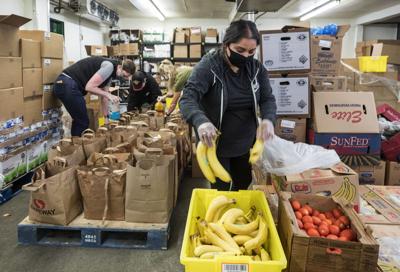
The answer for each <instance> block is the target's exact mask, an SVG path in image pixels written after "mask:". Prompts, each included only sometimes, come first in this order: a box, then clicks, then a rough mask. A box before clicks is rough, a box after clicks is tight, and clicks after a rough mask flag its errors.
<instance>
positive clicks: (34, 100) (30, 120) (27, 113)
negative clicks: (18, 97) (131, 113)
mask: <svg viewBox="0 0 400 272" xmlns="http://www.w3.org/2000/svg"><path fill="white" fill-rule="evenodd" d="M23 109H24V125H25V126H29V125H32V124H35V123H37V122H40V121H42V120H43V116H42V97H31V98H26V99H25V100H24V107H23Z"/></svg>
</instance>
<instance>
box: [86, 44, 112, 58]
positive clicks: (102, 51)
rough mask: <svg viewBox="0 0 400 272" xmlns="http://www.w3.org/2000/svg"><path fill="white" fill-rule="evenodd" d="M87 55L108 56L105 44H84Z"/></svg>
mask: <svg viewBox="0 0 400 272" xmlns="http://www.w3.org/2000/svg"><path fill="white" fill-rule="evenodd" d="M85 49H86V54H87V55H88V56H104V57H106V56H108V50H107V46H105V45H85Z"/></svg>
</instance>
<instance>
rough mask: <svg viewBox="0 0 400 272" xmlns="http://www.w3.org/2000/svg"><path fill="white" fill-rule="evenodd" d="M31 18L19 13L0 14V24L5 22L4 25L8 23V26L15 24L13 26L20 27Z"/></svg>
mask: <svg viewBox="0 0 400 272" xmlns="http://www.w3.org/2000/svg"><path fill="white" fill-rule="evenodd" d="M30 20H31V19H29V18H26V17H22V16H19V15H15V14H11V15H0V24H5V25H10V26H15V27H20V26H22V25H24V24H26V23H27V22H29V21H30Z"/></svg>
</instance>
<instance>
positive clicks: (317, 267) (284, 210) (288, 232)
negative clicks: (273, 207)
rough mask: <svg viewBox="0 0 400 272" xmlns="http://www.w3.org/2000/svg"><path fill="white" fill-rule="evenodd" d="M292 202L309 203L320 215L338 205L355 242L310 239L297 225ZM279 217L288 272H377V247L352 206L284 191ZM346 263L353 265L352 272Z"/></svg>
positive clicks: (321, 197) (280, 200)
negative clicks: (347, 221)
mask: <svg viewBox="0 0 400 272" xmlns="http://www.w3.org/2000/svg"><path fill="white" fill-rule="evenodd" d="M294 199H295V200H298V201H299V202H300V203H301V204H302V205H304V204H309V205H310V206H311V207H313V208H316V209H319V210H320V211H322V212H326V211H329V210H332V209H333V208H336V207H338V206H339V207H340V209H341V210H342V211H343V213H344V214H345V215H346V216H347V217H348V218H349V221H350V222H351V229H352V230H353V231H354V232H355V233H356V234H357V241H356V242H343V241H339V240H332V239H327V238H324V237H309V236H308V235H307V234H306V233H305V231H304V230H301V229H300V228H299V227H298V225H297V221H296V216H295V213H294V211H293V208H292V206H291V204H290V201H291V200H294ZM278 217H279V220H278V224H277V226H278V227H277V228H278V233H279V237H280V240H281V243H282V247H283V250H284V251H285V255H286V258H287V269H286V271H287V272H300V271H302V272H305V271H324V272H337V271H353V272H366V271H368V272H375V271H376V265H377V261H378V255H379V245H378V243H377V242H376V240H375V239H374V238H373V237H372V235H371V234H370V232H368V231H367V230H366V226H365V225H364V224H363V223H362V222H361V219H360V217H359V215H358V214H357V213H356V212H355V211H354V210H353V209H352V208H351V207H348V206H346V205H343V204H342V203H340V202H336V200H335V199H334V198H331V197H324V196H318V195H301V194H290V193H287V192H285V193H281V194H280V198H279V210H278ZM355 260H357V261H355ZM349 264H353V265H352V267H351V269H349Z"/></svg>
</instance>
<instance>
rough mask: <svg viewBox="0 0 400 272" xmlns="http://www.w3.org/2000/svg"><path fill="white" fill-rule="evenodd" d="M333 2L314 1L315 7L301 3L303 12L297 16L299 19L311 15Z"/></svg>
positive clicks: (324, 0) (326, 0)
mask: <svg viewBox="0 0 400 272" xmlns="http://www.w3.org/2000/svg"><path fill="white" fill-rule="evenodd" d="M330 1H331V0H318V1H317V0H314V2H313V5H310V4H309V3H307V2H306V3H301V2H300V3H299V4H300V9H301V11H300V12H299V14H298V15H297V16H298V17H300V16H302V15H304V14H307V13H309V12H310V11H312V10H314V9H316V8H319V7H320V6H322V5H325V4H326V3H328V2H330ZM289 3H290V2H289Z"/></svg>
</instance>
